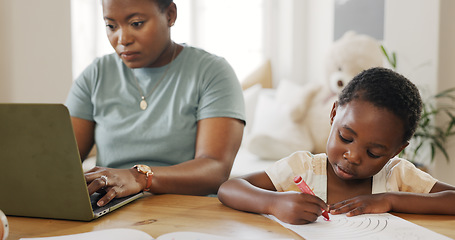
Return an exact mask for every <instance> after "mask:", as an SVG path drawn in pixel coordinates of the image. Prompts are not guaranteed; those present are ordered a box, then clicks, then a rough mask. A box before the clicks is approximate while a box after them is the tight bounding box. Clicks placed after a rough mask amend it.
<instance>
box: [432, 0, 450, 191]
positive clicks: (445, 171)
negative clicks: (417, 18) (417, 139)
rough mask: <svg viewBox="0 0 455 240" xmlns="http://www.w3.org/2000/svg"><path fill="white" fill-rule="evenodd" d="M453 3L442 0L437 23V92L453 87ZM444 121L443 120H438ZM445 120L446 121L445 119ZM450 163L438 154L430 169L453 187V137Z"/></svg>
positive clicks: (448, 0) (448, 144)
mask: <svg viewBox="0 0 455 240" xmlns="http://www.w3.org/2000/svg"><path fill="white" fill-rule="evenodd" d="M454 12H455V1H452V0H442V1H441V5H440V19H439V20H440V21H439V34H440V39H439V49H438V53H439V56H438V57H439V61H438V63H439V64H438V86H437V89H438V91H442V90H445V89H448V88H454V87H455V48H454V47H453V44H454V43H455V31H454V26H453V25H454V23H455V15H454V14H453V13H454ZM438 120H440V121H444V119H438ZM445 120H447V119H445ZM447 146H450V147H449V149H448V153H449V156H450V158H451V161H450V162H449V163H447V162H446V161H445V158H444V156H442V154H438V155H437V156H436V157H437V160H436V161H435V164H434V168H433V169H432V171H433V175H435V176H437V177H438V178H439V179H440V180H442V181H445V182H448V183H451V184H453V185H455V136H452V137H451V139H449V142H448V143H447Z"/></svg>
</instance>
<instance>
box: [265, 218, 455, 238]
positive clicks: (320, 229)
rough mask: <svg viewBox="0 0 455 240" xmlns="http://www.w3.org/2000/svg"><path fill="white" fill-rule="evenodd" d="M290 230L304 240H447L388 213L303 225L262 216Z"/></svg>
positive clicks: (333, 219)
mask: <svg viewBox="0 0 455 240" xmlns="http://www.w3.org/2000/svg"><path fill="white" fill-rule="evenodd" d="M265 216H266V217H268V218H270V219H273V220H275V221H277V222H278V223H280V224H281V225H282V226H284V227H286V228H288V229H290V230H292V231H294V232H295V233H297V234H299V235H300V236H302V237H303V238H305V239H306V240H312V239H324V240H326V239H337V240H340V239H349V240H354V239H368V240H376V239H378V240H379V239H381V240H382V239H392V240H393V239H396V240H413V239H416V240H417V239H422V240H423V239H431V240H448V239H451V238H448V237H446V236H444V235H441V234H439V233H436V232H433V231H431V230H429V229H427V228H424V227H421V226H419V225H416V224H414V223H411V222H409V221H406V220H404V219H402V218H399V217H397V216H394V215H392V214H389V213H382V214H363V215H359V216H354V217H347V216H346V215H345V214H341V215H330V221H325V220H324V219H323V217H322V216H320V217H319V218H318V219H317V220H316V222H313V223H309V224H304V225H292V224H288V223H284V222H282V221H280V220H279V219H277V218H276V217H275V216H272V215H265Z"/></svg>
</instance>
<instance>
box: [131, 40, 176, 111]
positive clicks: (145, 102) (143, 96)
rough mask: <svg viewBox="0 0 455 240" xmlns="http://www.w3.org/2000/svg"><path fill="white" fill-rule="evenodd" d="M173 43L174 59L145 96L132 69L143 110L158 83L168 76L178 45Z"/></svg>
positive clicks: (140, 105)
mask: <svg viewBox="0 0 455 240" xmlns="http://www.w3.org/2000/svg"><path fill="white" fill-rule="evenodd" d="M172 44H173V45H174V51H173V53H172V59H171V61H170V62H169V63H168V66H167V68H166V71H164V73H163V76H161V79H160V80H159V81H158V82H157V83H156V84H155V86H153V88H152V90H151V91H150V93H149V94H147V96H145V95H144V94H143V93H142V90H141V87H140V86H139V82H138V81H137V79H136V75H134V72H133V70H131V72H132V73H133V77H134V83H135V84H136V87H137V90H139V93H140V94H141V101H140V102H139V107H140V108H141V109H142V110H143V111H144V110H145V109H147V107H148V104H147V101H146V98H148V97H150V95H152V93H153V91H155V89H156V88H157V87H158V85H159V84H160V83H161V81H163V79H164V77H165V76H166V73H167V71H168V70H169V68H171V63H172V62H173V61H174V58H175V53H176V52H177V46H176V45H175V43H174V42H172Z"/></svg>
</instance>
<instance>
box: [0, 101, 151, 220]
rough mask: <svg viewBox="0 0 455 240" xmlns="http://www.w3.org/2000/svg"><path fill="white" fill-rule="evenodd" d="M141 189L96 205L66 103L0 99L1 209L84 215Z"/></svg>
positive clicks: (121, 201) (120, 201)
mask: <svg viewBox="0 0 455 240" xmlns="http://www.w3.org/2000/svg"><path fill="white" fill-rule="evenodd" d="M143 194H144V193H142V192H141V193H138V194H135V195H131V196H128V197H124V198H119V199H114V200H113V201H112V202H110V203H109V204H108V205H107V206H104V207H101V208H99V207H98V206H97V205H96V204H95V203H96V201H97V199H96V198H99V197H100V196H96V194H94V195H92V196H89V193H88V189H87V185H86V182H85V178H84V173H83V170H82V162H81V159H80V157H79V151H78V148H77V144H76V139H75V136H74V133H73V127H72V125H71V119H70V115H69V112H68V109H67V108H66V107H65V106H64V105H63V104H0V209H1V210H2V211H3V212H4V213H5V214H6V215H11V216H24V217H39V218H53V219H67V220H80V221H90V220H93V219H95V218H98V217H100V216H103V215H105V214H107V213H109V212H111V211H113V210H115V209H117V208H119V207H121V206H124V205H125V204H127V203H129V202H132V201H134V200H135V199H137V198H139V197H141V196H142V195H143ZM91 198H92V199H91ZM93 198H94V199H93ZM92 202H93V204H92Z"/></svg>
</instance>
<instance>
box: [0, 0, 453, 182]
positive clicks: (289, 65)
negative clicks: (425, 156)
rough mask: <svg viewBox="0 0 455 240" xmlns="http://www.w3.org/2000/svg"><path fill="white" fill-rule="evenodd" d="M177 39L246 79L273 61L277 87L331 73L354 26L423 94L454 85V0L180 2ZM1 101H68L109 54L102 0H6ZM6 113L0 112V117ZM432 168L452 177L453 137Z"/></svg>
mask: <svg viewBox="0 0 455 240" xmlns="http://www.w3.org/2000/svg"><path fill="white" fill-rule="evenodd" d="M175 3H176V4H177V8H178V18H177V21H176V24H175V26H174V27H173V28H172V38H173V39H174V41H176V42H178V43H188V44H190V45H193V46H196V47H201V48H203V49H206V50H207V51H209V52H212V53H214V54H217V55H220V56H223V57H225V58H226V59H227V60H228V61H229V62H230V63H231V65H232V66H233V68H234V70H235V71H236V73H237V76H238V78H239V80H240V81H241V82H242V81H243V80H244V79H245V78H246V77H247V76H249V74H250V73H251V72H253V71H255V70H256V69H257V68H258V66H261V64H263V63H264V62H265V61H270V63H271V69H272V86H273V87H276V86H278V85H279V83H280V80H282V79H287V80H291V81H294V82H297V83H300V84H305V83H308V82H321V81H325V80H324V78H325V76H324V67H323V66H324V59H325V56H326V54H327V51H328V49H329V48H330V46H331V44H332V43H333V42H334V41H335V40H337V39H338V38H340V37H341V36H342V35H343V33H344V32H346V31H348V30H354V31H356V32H358V33H363V34H367V35H370V36H372V37H374V38H376V39H377V40H379V41H380V42H381V43H382V44H383V45H384V46H385V47H386V48H387V50H388V51H391V52H395V53H396V54H397V57H398V65H397V68H396V70H397V71H398V72H400V73H402V74H404V75H405V76H407V77H408V78H410V79H411V80H412V81H413V82H414V83H416V84H417V85H418V86H419V88H420V89H421V91H422V94H423V95H431V94H434V93H436V92H439V91H441V90H444V89H447V88H451V87H455V48H454V47H453V46H452V45H453V43H455V31H454V29H455V28H454V27H455V26H454V23H455V14H453V13H454V12H455V1H452V0H432V1H428V0H323V1H320V0H280V1H278V0H248V1H244V0H175ZM0 25H1V26H0V27H1V28H0V29H2V31H1V33H0V52H1V55H0V102H2V103H20V102H36V103H38V102H39V103H43V102H44V103H63V102H64V101H65V99H66V96H67V94H68V91H69V88H70V86H71V83H72V81H73V79H75V78H76V77H77V76H78V75H79V74H80V72H81V71H82V70H83V69H84V68H85V67H86V66H87V65H88V64H90V63H91V62H92V61H93V59H94V58H95V57H97V56H102V55H104V54H106V53H111V52H113V50H112V49H111V47H110V45H109V43H108V41H107V38H106V34H105V27H104V22H103V19H102V14H101V4H100V1H99V0H68V1H62V0H40V1H35V0H1V1H0ZM0 117H1V116H0ZM447 145H448V146H449V147H448V153H449V156H450V157H451V159H452V160H451V161H450V162H447V161H445V159H444V157H443V156H436V158H441V159H442V160H437V161H434V162H433V163H432V165H431V166H430V172H431V173H432V174H433V175H434V176H435V177H437V178H438V179H440V180H442V181H446V182H448V183H451V184H455V174H454V173H455V147H454V146H455V140H454V138H453V137H452V138H451V139H450V140H449V142H448V144H447Z"/></svg>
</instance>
